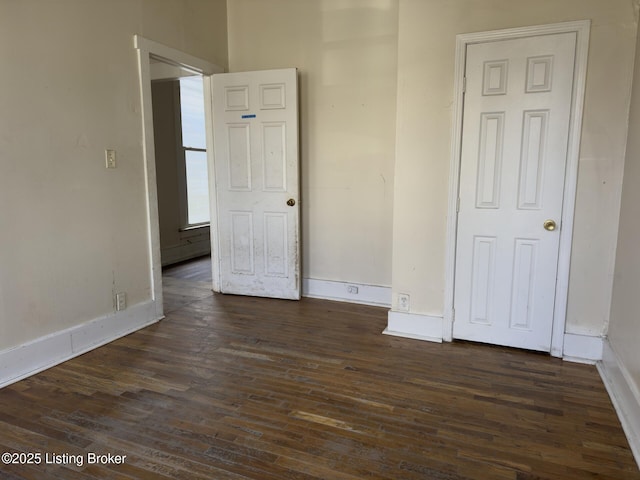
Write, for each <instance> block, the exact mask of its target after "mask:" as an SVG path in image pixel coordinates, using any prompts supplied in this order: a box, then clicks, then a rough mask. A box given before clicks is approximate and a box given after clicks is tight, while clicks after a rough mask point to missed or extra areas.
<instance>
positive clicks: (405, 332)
mask: <svg viewBox="0 0 640 480" xmlns="http://www.w3.org/2000/svg"><path fill="white" fill-rule="evenodd" d="M443 327H444V320H443V318H442V317H436V316H431V315H419V314H415V313H404V312H394V311H393V310H389V316H388V318H387V328H385V329H384V331H383V332H382V333H384V334H385V335H394V336H396V337H405V338H414V339H416V340H427V341H429V342H438V343H442V338H443Z"/></svg>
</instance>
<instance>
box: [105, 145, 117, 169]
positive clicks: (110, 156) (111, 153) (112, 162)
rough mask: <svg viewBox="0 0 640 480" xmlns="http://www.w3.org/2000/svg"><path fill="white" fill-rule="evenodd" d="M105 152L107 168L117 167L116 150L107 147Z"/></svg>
mask: <svg viewBox="0 0 640 480" xmlns="http://www.w3.org/2000/svg"><path fill="white" fill-rule="evenodd" d="M104 153H105V162H106V166H107V168H116V151H115V150H109V149H107V150H105V152H104Z"/></svg>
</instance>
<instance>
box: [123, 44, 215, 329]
mask: <svg viewBox="0 0 640 480" xmlns="http://www.w3.org/2000/svg"><path fill="white" fill-rule="evenodd" d="M133 44H134V48H135V49H136V50H137V58H138V73H139V75H138V79H139V87H140V104H141V107H142V112H141V113H142V139H143V141H142V156H143V159H144V165H145V170H144V180H145V188H146V220H147V235H148V236H147V241H148V249H149V265H150V271H149V276H150V281H151V295H152V300H153V303H154V304H155V308H156V315H157V317H156V318H162V317H163V316H164V308H163V305H162V262H161V257H160V219H159V216H158V184H157V180H156V154H155V144H154V134H153V104H152V98H151V60H152V59H155V60H160V61H162V62H164V63H167V64H169V65H174V66H178V67H180V68H183V69H185V70H190V71H192V72H194V73H197V74H200V75H202V77H203V85H204V104H205V105H204V111H205V128H206V132H207V138H206V142H207V168H208V173H209V206H210V214H211V222H210V225H211V228H210V232H211V246H212V252H211V258H212V262H211V264H212V272H213V289H214V290H215V291H217V290H216V288H217V289H218V290H219V288H218V285H219V272H218V269H217V268H216V267H217V264H218V262H216V261H215V260H216V255H218V248H217V228H216V227H215V226H216V225H217V210H216V208H215V207H216V203H215V198H216V195H215V176H214V175H215V171H214V168H213V105H212V101H211V100H212V97H211V75H213V74H214V73H223V72H224V69H223V68H222V67H220V66H218V65H216V64H213V63H211V62H208V61H206V60H203V59H201V58H198V57H195V56H193V55H190V54H188V53H185V52H182V51H180V50H176V49H175V48H172V47H169V46H167V45H163V44H161V43H158V42H155V41H153V40H149V39H147V38H145V37H142V36H140V35H134V36H133ZM214 247H215V248H214ZM216 275H217V276H216Z"/></svg>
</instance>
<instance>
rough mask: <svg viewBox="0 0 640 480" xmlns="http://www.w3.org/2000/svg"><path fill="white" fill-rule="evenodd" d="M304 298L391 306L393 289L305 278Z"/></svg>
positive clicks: (303, 281)
mask: <svg viewBox="0 0 640 480" xmlns="http://www.w3.org/2000/svg"><path fill="white" fill-rule="evenodd" d="M349 287H355V288H356V289H357V292H358V293H350V292H349ZM302 296H303V297H311V298H322V299H324V300H337V301H339V302H350V303H361V304H364V305H374V306H382V307H390V306H391V287H380V286H378V285H365V284H362V283H353V282H336V281H332V280H318V279H316V278H303V279H302Z"/></svg>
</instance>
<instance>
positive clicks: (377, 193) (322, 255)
mask: <svg viewBox="0 0 640 480" xmlns="http://www.w3.org/2000/svg"><path fill="white" fill-rule="evenodd" d="M397 13H398V12H397V0H269V1H264V0H232V1H229V2H228V19H229V20H228V29H229V65H230V69H231V71H242V70H262V69H272V68H283V67H297V68H298V69H299V71H300V79H301V82H300V102H301V171H302V173H301V176H302V178H301V181H302V221H303V264H302V267H303V276H304V277H306V278H316V279H325V280H338V281H349V282H361V283H366V284H373V285H390V284H391V228H392V224H391V218H392V204H393V159H394V148H395V116H396V110H395V105H396V102H395V100H396V55H397V25H398V18H397Z"/></svg>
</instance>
